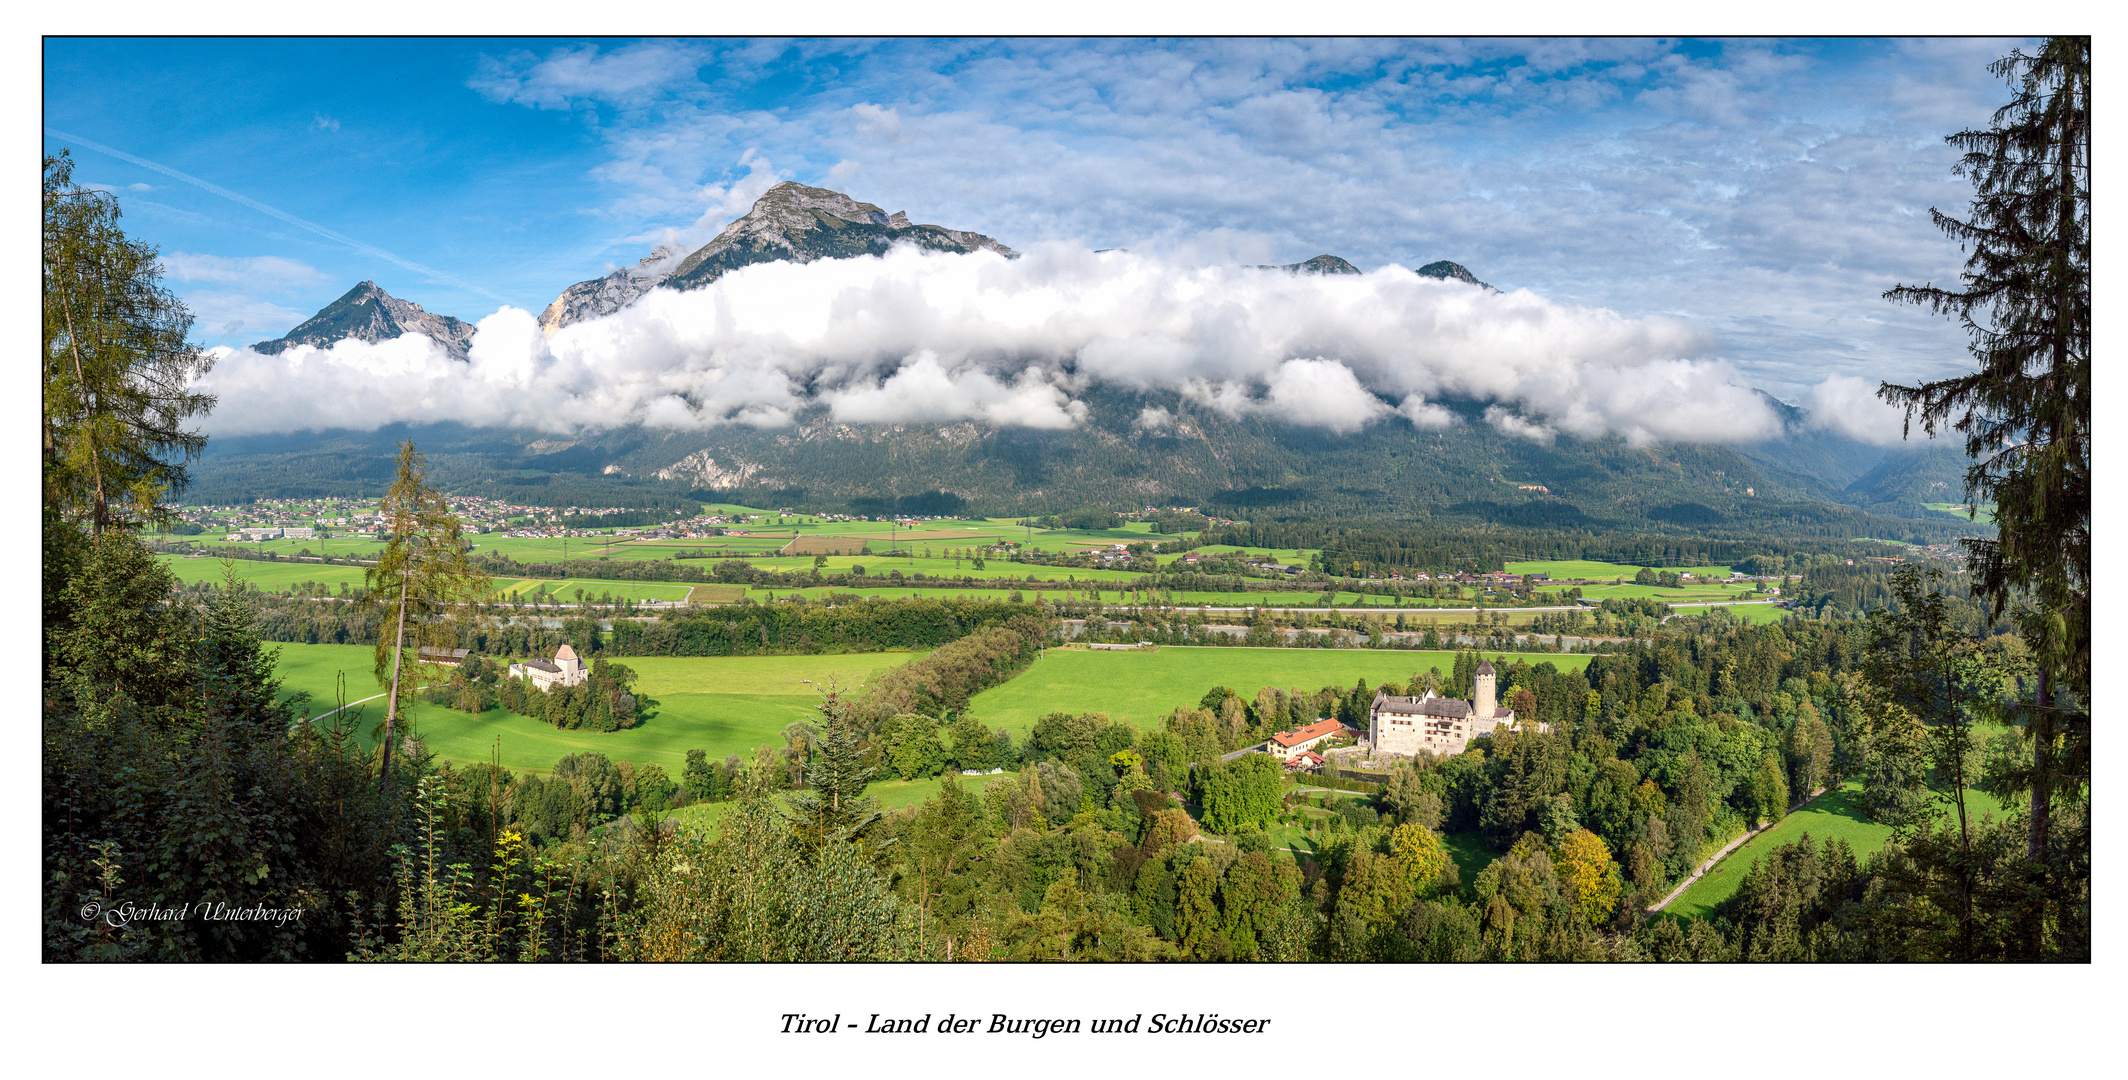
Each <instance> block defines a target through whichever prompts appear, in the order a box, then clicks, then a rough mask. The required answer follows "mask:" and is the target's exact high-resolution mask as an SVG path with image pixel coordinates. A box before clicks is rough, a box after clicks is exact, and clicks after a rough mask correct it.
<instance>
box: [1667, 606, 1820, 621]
mask: <svg viewBox="0 0 2128 1080" xmlns="http://www.w3.org/2000/svg"><path fill="white" fill-rule="evenodd" d="M1702 611H1726V612H1728V613H1729V614H1731V615H1734V616H1736V617H1737V618H1739V619H1742V620H1744V621H1745V622H1747V623H1753V624H1758V625H1762V624H1765V623H1777V622H1780V621H1781V620H1782V619H1785V618H1787V617H1788V616H1789V615H1791V614H1793V612H1791V611H1789V610H1788V609H1787V608H1784V607H1776V606H1775V605H1773V604H1732V605H1728V606H1724V607H1709V608H1680V609H1679V614H1684V615H1692V614H1697V613H1699V612H1702Z"/></svg>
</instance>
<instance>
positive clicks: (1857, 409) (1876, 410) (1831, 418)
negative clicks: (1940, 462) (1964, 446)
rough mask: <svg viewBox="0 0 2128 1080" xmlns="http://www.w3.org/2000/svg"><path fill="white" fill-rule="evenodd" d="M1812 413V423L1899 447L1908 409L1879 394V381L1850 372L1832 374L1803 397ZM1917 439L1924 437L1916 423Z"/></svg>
mask: <svg viewBox="0 0 2128 1080" xmlns="http://www.w3.org/2000/svg"><path fill="white" fill-rule="evenodd" d="M1803 408H1805V409H1806V410H1808V411H1809V412H1810V421H1809V423H1810V426H1811V427H1813V428H1817V429H1820V430H1824V431H1831V432H1833V433H1835V434H1839V435H1845V436H1847V437H1848V438H1850V439H1854V440H1856V441H1858V442H1866V443H1873V444H1875V445H1877V446H1895V445H1897V444H1898V443H1899V442H1901V441H1902V434H1901V432H1902V428H1903V426H1904V424H1905V420H1906V412H1905V410H1903V409H1899V408H1896V407H1894V406H1892V405H1889V404H1886V403H1885V401H1884V399H1882V398H1880V397H1878V396H1877V384H1876V383H1874V382H1871V381H1869V380H1866V379H1857V378H1854V377H1853V376H1849V375H1830V376H1827V377H1826V379H1825V381H1824V382H1821V383H1819V384H1818V385H1816V386H1813V387H1811V388H1810V393H1809V394H1807V395H1805V396H1804V398H1803ZM1913 438H1914V439H1916V440H1920V439H1924V438H1926V436H1924V435H1923V434H1922V432H1921V425H1919V424H1915V425H1914V430H1913Z"/></svg>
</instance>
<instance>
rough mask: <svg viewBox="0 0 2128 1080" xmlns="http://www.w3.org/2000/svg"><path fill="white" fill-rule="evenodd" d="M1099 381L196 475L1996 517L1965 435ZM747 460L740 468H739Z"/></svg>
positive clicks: (373, 439)
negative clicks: (972, 405)
mask: <svg viewBox="0 0 2128 1080" xmlns="http://www.w3.org/2000/svg"><path fill="white" fill-rule="evenodd" d="M1081 400H1082V401H1084V402H1086V403H1087V405H1088V407H1089V415H1088V419H1087V423H1086V424H1085V425H1084V426H1083V427H1082V428H1080V429H1077V430H1070V431H1036V430H1027V429H989V428H983V427H980V426H978V425H974V424H957V425H918V424H910V425H897V426H894V427H891V428H890V427H884V426H880V427H863V428H859V427H850V426H846V425H838V424H831V423H829V422H828V421H827V419H826V415H825V410H824V409H822V410H815V411H814V412H813V413H809V414H805V415H802V416H801V417H800V423H799V424H798V425H797V427H795V428H790V429H780V430H771V431H760V430H756V429H752V428H746V427H743V426H727V427H724V428H718V429H714V430H711V431H707V432H679V431H654V430H648V429H628V430H623V431H609V432H594V433H585V434H582V435H580V436H578V437H576V438H574V439H555V438H554V437H552V436H550V435H545V434H542V433H536V432H507V431H497V430H482V429H474V428H467V427H464V426H461V425H454V424H447V425H429V426H422V427H409V426H405V425H395V426H390V427H386V428H381V429H379V430H377V431H374V432H360V433H357V432H344V431H343V432H333V433H327V434H325V435H292V436H239V437H218V438H216V439H214V440H213V441H211V442H210V443H209V444H208V447H207V451H206V455H205V457H204V458H203V459H202V460H201V461H200V462H199V464H198V466H197V468H196V476H197V479H196V481H195V483H194V484H193V486H192V487H191V488H189V489H188V490H187V492H186V493H185V497H186V498H187V499H189V500H195V501H199V502H208V503H241V502H248V501H250V500H253V499H263V498H303V497H314V496H323V495H332V496H375V495H376V494H378V493H379V492H381V491H382V489H383V487H384V486H385V484H386V483H387V482H388V480H389V477H390V473H391V468H392V460H393V454H394V452H395V450H396V445H397V443H398V441H399V440H401V439H405V438H412V439H414V440H415V442H416V444H417V445H418V446H420V448H421V449H422V451H423V452H424V453H425V454H426V455H427V457H428V462H429V465H430V468H431V475H432V476H433V477H434V478H435V479H436V481H437V482H438V483H439V484H440V485H442V486H443V487H445V488H446V489H447V490H451V491H455V492H459V493H463V494H480V495H485V496H488V497H491V498H495V499H500V500H505V501H509V502H518V503H526V504H536V505H549V506H553V505H571V504H574V505H591V506H599V505H603V506H616V505H618V506H636V507H661V506H673V505H677V504H679V503H681V502H684V501H688V500H693V501H697V502H706V501H719V502H733V503H740V504H743V505H751V506H766V507H791V508H794V509H797V510H801V511H819V512H851V513H859V514H865V515H869V516H884V515H886V514H890V513H892V514H921V515H926V516H931V515H959V514H967V515H997V516H1019V515H1045V514H1057V513H1064V512H1069V511H1074V510H1081V509H1085V508H1101V509H1107V510H1126V511H1134V510H1137V509H1139V508H1141V507H1143V506H1147V505H1153V506H1190V505H1195V506H1198V507H1200V508H1201V509H1203V510H1204V511H1205V512H1206V513H1209V514H1213V515H1216V516H1219V517H1225V518H1230V519H1237V520H1247V521H1249V522H1251V523H1252V524H1255V525H1260V526H1266V527H1269V526H1278V525H1296V524H1298V525H1328V524H1333V523H1334V524H1338V525H1341V526H1345V527H1358V526H1366V525H1372V526H1374V527H1376V528H1379V529H1380V530H1382V531H1400V530H1404V529H1409V528H1411V526H1413V525H1415V524H1419V525H1424V526H1425V527H1426V529H1427V531H1428V532H1439V531H1442V530H1458V529H1476V530H1485V529H1497V528H1500V527H1508V528H1513V529H1516V530H1521V531H1530V530H1535V531H1539V532H1543V533H1548V534H1552V535H1554V536H1557V537H1575V538H1579V542H1581V543H1586V544H1589V545H1590V546H1589V547H1587V548H1586V549H1584V550H1582V551H1579V552H1570V551H1569V550H1568V549H1564V548H1561V549H1558V550H1556V551H1552V552H1547V553H1544V554H1538V553H1529V554H1528V555H1526V556H1524V555H1523V553H1521V552H1510V554H1511V555H1518V556H1523V557H1560V558H1578V557H1589V558H1609V557H1610V556H1609V555H1607V554H1603V552H1605V551H1610V550H1615V549H1617V548H1618V547H1619V546H1620V544H1619V540H1618V538H1621V537H1636V538H1637V537H1669V538H1673V539H1672V542H1678V541H1687V540H1689V541H1692V542H1699V541H1702V540H1720V539H1733V540H1739V541H1743V540H1759V539H1764V538H1794V539H1797V540H1808V541H1812V542H1817V543H1822V542H1825V541H1830V540H1851V539H1853V538H1855V537H1858V536H1875V537H1883V538H1887V539H1896V540H1902V541H1907V542H1913V543H1940V542H1944V541H1947V540H1949V539H1951V538H1953V537H1956V536H1960V535H1973V534H1976V533H1978V534H1982V535H1986V534H1988V533H1989V532H1990V531H1991V530H1990V528H1989V527H1988V526H1987V525H1985V524H1975V523H1973V522H1969V521H1965V520H1963V519H1961V518H1957V517H1953V516H1951V515H1948V514H1943V513H1939V512H1937V511H1933V510H1929V509H1927V508H1925V507H1924V506H1923V505H1922V502H1923V501H1924V499H1923V497H1924V496H1926V497H1927V500H1928V501H1939V500H1942V499H1945V498H1947V497H1950V496H1946V495H1945V494H1944V493H1945V491H1946V490H1948V491H1950V492H1952V493H1953V494H1955V493H1956V492H1957V491H1958V490H1959V488H1958V486H1957V482H1958V480H1959V472H1960V471H1961V468H1962V466H1961V464H1960V459H1958V458H1957V455H1956V453H1955V452H1954V451H1952V450H1950V449H1949V448H1940V447H1934V446H1928V447H1922V448H1918V449H1911V450H1892V451H1887V450H1884V449H1881V448H1877V447H1870V446H1865V445H1863V444H1859V443H1852V442H1848V441H1846V440H1841V439H1837V438H1836V437H1833V436H1829V435H1825V434H1823V433H1816V434H1810V433H1799V434H1796V435H1793V436H1792V437H1791V438H1789V439H1786V440H1782V441H1780V442H1779V443H1768V444H1760V445H1758V446H1755V447H1722V446H1693V445H1664V446H1654V447H1638V448H1636V447H1631V446H1628V445H1627V444H1626V443H1625V442H1624V440H1622V439H1615V438H1609V439H1596V440H1577V439H1573V438H1570V437H1566V436H1561V437H1560V438H1558V439H1557V440H1556V442H1555V443H1554V444H1552V445H1550V446H1544V445H1539V444H1537V443H1533V442H1530V441H1528V440H1525V439H1518V438H1514V437H1511V436H1507V435H1504V434H1502V433H1500V432H1498V431H1496V430H1494V429H1493V428H1492V427H1491V426H1490V425H1487V424H1485V423H1483V422H1482V420H1481V419H1480V418H1479V417H1478V416H1477V415H1476V412H1477V410H1476V409H1475V407H1472V408H1471V409H1469V410H1467V411H1470V412H1472V415H1471V416H1470V417H1468V418H1466V419H1467V422H1466V423H1464V424H1462V425H1459V426H1458V427H1456V428H1454V429H1451V430H1449V431H1447V432H1434V433H1423V434H1421V433H1414V432H1413V431H1412V430H1411V429H1410V427H1409V426H1408V425H1404V424H1402V423H1401V422H1400V421H1384V422H1380V423H1376V424H1372V425H1370V426H1368V427H1367V428H1364V429H1362V430H1361V431H1359V432H1356V433H1353V434H1350V435H1334V434H1330V433H1326V432H1322V431H1317V430H1313V429H1304V428H1295V427H1290V426H1287V425H1284V424H1280V423H1277V422H1276V421H1274V420H1271V419H1267V418H1263V417H1243V418H1241V419H1229V418H1226V417H1222V416H1219V415H1218V414H1216V413H1211V412H1209V411H1203V412H1199V411H1197V410H1196V407H1195V406H1193V405H1191V404H1190V403H1188V402H1186V401H1183V400H1181V399H1180V398H1179V397H1171V396H1163V395H1160V394H1137V393H1130V392H1124V391H1118V390H1114V389H1112V388H1105V387H1096V388H1094V389H1092V390H1090V391H1089V392H1087V393H1086V394H1085V395H1083V396H1082V399H1081ZM1154 406H1158V407H1163V408H1167V409H1168V410H1169V411H1170V412H1171V413H1172V414H1174V415H1176V416H1178V417H1179V418H1180V420H1179V421H1178V422H1177V424H1175V425H1174V426H1173V428H1171V429H1170V430H1169V431H1167V432H1162V433H1156V432H1151V431H1147V430H1145V429H1143V428H1140V427H1137V426H1135V422H1136V418H1137V417H1138V416H1139V414H1140V413H1141V412H1142V411H1143V410H1144V409H1146V408H1148V407H1154ZM736 476H744V477H745V478H746V482H745V483H743V484H736V485H734V484H731V483H730V482H729V481H730V479H731V478H733V477H736ZM712 481H714V482H712ZM645 523H647V522H645ZM598 524H600V525H602V526H607V525H616V524H621V522H619V521H612V522H600V523H598ZM1256 542H1258V543H1262V542H1264V541H1256ZM1633 543H1635V544H1640V543H1643V541H1641V540H1638V539H1636V540H1634V541H1633ZM1310 546H1313V545H1312V544H1311V545H1310Z"/></svg>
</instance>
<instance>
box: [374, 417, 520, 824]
mask: <svg viewBox="0 0 2128 1080" xmlns="http://www.w3.org/2000/svg"><path fill="white" fill-rule="evenodd" d="M378 510H379V514H380V516H381V517H382V518H383V522H384V527H385V528H386V529H388V530H390V535H389V538H388V539H387V540H386V541H385V545H384V550H383V552H382V553H380V554H379V555H378V556H377V563H376V565H375V566H372V567H370V568H369V571H368V573H367V574H366V575H365V585H366V591H365V592H364V599H365V600H366V601H367V602H368V603H370V604H373V605H376V606H379V607H382V608H384V609H386V610H387V611H388V612H389V618H390V623H389V624H388V625H386V626H385V627H383V628H382V629H380V631H379V632H378V634H377V648H376V675H377V681H378V682H380V683H386V684H387V685H388V686H389V689H388V690H387V691H386V696H385V705H384V740H383V744H382V749H383V758H382V762H381V765H380V768H379V782H380V783H381V784H384V785H386V786H389V785H390V784H391V764H392V739H393V737H394V736H395V735H396V733H397V729H398V726H399V696H400V685H401V682H402V679H403V676H404V672H403V668H404V666H405V652H406V648H407V646H408V641H407V637H408V632H409V631H410V630H411V632H412V636H413V642H412V644H413V646H414V657H415V663H416V666H417V670H421V671H426V672H428V673H429V674H430V675H434V674H436V673H437V671H438V670H439V669H438V668H437V666H436V665H435V664H434V662H433V660H432V659H431V658H433V657H436V656H438V655H440V654H439V653H435V652H425V651H423V650H424V648H426V649H434V650H446V651H447V650H449V649H451V648H453V647H454V646H456V645H457V643H458V639H459V637H460V630H461V628H462V627H464V626H465V625H466V624H467V623H468V622H470V621H471V620H472V618H473V617H474V610H475V608H474V606H475V605H476V604H478V603H480V602H481V601H483V600H485V599H487V596H488V592H489V590H490V589H491V587H492V585H493V582H492V581H491V580H490V579H489V577H488V575H487V574H485V573H483V572H482V571H481V570H480V569H479V568H477V567H476V566H474V565H473V562H472V558H471V555H470V553H469V551H468V549H467V547H466V541H465V537H464V527H463V525H462V524H461V523H460V522H459V520H458V515H456V514H454V513H452V512H451V506H450V500H448V499H447V498H445V497H444V495H443V493H442V492H439V491H437V490H436V489H435V488H434V487H432V486H430V484H429V480H428V470H427V467H426V466H425V464H424V463H423V460H422V456H421V452H420V451H418V450H416V449H414V444H413V443H412V442H411V441H408V442H404V443H401V444H400V445H399V467H398V474H397V476H396V477H395V478H394V479H393V481H392V486H391V487H390V488H389V489H388V490H386V492H385V495H384V499H383V502H382V504H381V505H380V506H379V508H378ZM423 665H426V666H423Z"/></svg>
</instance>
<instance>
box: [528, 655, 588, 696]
mask: <svg viewBox="0 0 2128 1080" xmlns="http://www.w3.org/2000/svg"><path fill="white" fill-rule="evenodd" d="M587 674H588V672H587V670H586V669H585V667H584V660H583V658H582V657H580V656H578V655H576V650H575V649H572V648H570V647H569V646H568V645H566V644H564V645H563V646H562V647H561V648H559V649H557V650H555V652H554V659H552V660H527V661H525V662H524V663H522V664H511V665H510V678H513V679H530V680H532V685H534V686H536V687H539V688H540V689H541V690H542V691H545V690H552V689H554V688H555V687H556V686H575V685H576V684H577V683H580V682H583V681H584V679H585V677H586V675H587Z"/></svg>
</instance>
